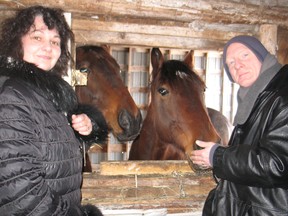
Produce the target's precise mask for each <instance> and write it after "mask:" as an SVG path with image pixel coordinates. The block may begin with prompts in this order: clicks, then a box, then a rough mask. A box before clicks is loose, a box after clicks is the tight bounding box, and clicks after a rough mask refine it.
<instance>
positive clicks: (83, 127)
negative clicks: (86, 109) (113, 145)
mask: <svg viewBox="0 0 288 216" xmlns="http://www.w3.org/2000/svg"><path fill="white" fill-rule="evenodd" d="M71 122H72V127H73V129H74V130H75V131H78V133H79V134H81V135H85V136H87V135H89V134H90V133H91V132H92V129H93V126H92V122H91V120H90V118H89V117H88V116H87V115H86V114H77V115H75V114H73V115H72V121H71Z"/></svg>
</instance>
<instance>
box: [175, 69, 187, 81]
mask: <svg viewBox="0 0 288 216" xmlns="http://www.w3.org/2000/svg"><path fill="white" fill-rule="evenodd" d="M176 75H177V76H179V77H180V78H181V79H184V78H186V77H187V74H186V73H184V72H183V71H176Z"/></svg>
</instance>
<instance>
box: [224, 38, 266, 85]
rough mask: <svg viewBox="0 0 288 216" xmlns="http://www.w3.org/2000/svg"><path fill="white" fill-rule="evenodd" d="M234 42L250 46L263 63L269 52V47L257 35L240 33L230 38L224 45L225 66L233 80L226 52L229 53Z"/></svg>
mask: <svg viewBox="0 0 288 216" xmlns="http://www.w3.org/2000/svg"><path fill="white" fill-rule="evenodd" d="M232 43H241V44H243V45H244V46H246V47H247V48H249V49H250V50H251V51H252V52H253V53H254V54H255V55H256V56H257V58H258V59H259V61H260V62H261V63H263V61H264V59H265V57H266V56H267V54H268V51H267V49H266V48H265V47H264V46H263V44H262V43H261V42H260V41H259V40H258V39H257V38H255V37H252V36H248V35H239V36H236V37H234V38H232V39H230V40H229V41H228V42H227V43H226V44H225V46H224V49H223V65H224V68H225V71H226V73H227V76H228V77H229V79H230V81H231V82H234V80H233V79H232V76H231V74H230V71H229V68H228V65H227V64H226V54H227V49H228V47H229V46H230V45H231V44H232Z"/></svg>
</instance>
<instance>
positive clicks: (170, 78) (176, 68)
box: [159, 60, 205, 89]
mask: <svg viewBox="0 0 288 216" xmlns="http://www.w3.org/2000/svg"><path fill="white" fill-rule="evenodd" d="M184 77H185V79H186V80H188V81H189V82H192V83H193V84H195V85H197V86H199V87H200V88H203V89H205V83H204V81H203V80H202V79H201V77H200V76H199V75H198V74H196V73H195V72H194V71H193V70H191V69H190V67H189V66H188V65H187V64H186V63H184V62H183V61H179V60H168V61H165V62H164V63H163V65H162V73H161V76H160V77H159V82H163V83H164V82H168V83H169V85H170V86H171V87H173V86H177V83H178V82H179V81H181V82H183V78H184Z"/></svg>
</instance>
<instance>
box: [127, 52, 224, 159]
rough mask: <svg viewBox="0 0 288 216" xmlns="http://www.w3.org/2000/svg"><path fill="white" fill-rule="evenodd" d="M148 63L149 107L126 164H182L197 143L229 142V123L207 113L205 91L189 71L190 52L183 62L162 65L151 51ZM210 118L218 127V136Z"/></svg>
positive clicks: (161, 57) (190, 70)
mask: <svg viewBox="0 0 288 216" xmlns="http://www.w3.org/2000/svg"><path fill="white" fill-rule="evenodd" d="M151 62H152V67H153V70H152V82H151V103H150V104H149V107H148V110H147V116H146V118H145V119H144V122H143V125H142V129H141V131H140V134H139V136H138V137H137V138H136V139H135V140H134V142H133V143H132V146H131V150H130V156H129V160H185V159H187V155H190V153H191V152H192V151H193V150H194V149H196V148H197V146H196V144H195V141H196V140H203V141H212V142H218V143H219V142H220V141H223V140H224V141H225V142H228V139H229V132H228V126H229V122H228V120H227V119H226V118H225V117H224V116H223V115H222V114H221V113H220V112H218V111H216V110H213V109H209V113H208V110H207V108H206V106H205V102H204V91H205V88H206V87H205V84H204V82H203V81H202V80H201V78H200V77H199V76H198V75H197V74H196V73H195V72H193V71H192V69H191V68H192V56H191V52H190V53H189V54H188V55H187V56H186V57H185V60H184V61H183V62H182V61H178V60H169V61H164V58H163V55H162V53H161V51H160V50H159V49H158V48H153V50H152V52H151ZM209 114H210V115H212V116H213V119H214V120H215V121H216V122H218V123H220V130H219V135H218V132H217V131H216V129H215V128H214V126H213V124H212V122H211V119H210V117H209ZM218 126H219V125H218ZM223 128H224V130H223ZM225 144H226V143H225Z"/></svg>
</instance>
